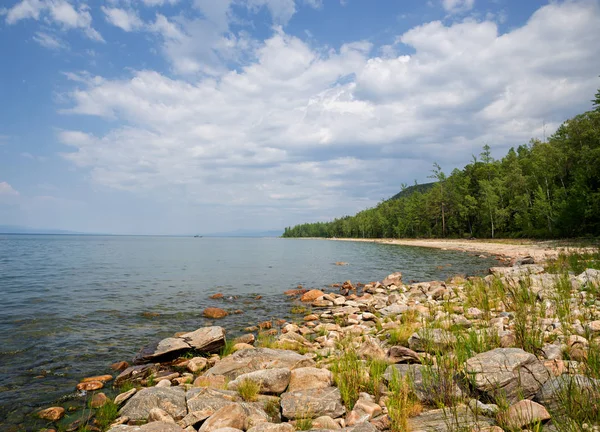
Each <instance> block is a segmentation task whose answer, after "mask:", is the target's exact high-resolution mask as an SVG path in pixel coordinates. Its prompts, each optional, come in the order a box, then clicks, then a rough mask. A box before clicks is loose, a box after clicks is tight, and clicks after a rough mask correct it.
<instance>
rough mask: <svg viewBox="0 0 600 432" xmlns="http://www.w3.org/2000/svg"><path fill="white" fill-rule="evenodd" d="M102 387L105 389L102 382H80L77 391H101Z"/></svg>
mask: <svg viewBox="0 0 600 432" xmlns="http://www.w3.org/2000/svg"><path fill="white" fill-rule="evenodd" d="M102 387H104V383H102V382H100V381H87V382H80V383H79V384H77V390H79V391H94V390H100V389H101V388H102Z"/></svg>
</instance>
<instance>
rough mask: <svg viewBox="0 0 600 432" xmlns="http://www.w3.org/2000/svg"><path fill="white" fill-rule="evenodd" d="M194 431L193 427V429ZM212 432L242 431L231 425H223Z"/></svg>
mask: <svg viewBox="0 0 600 432" xmlns="http://www.w3.org/2000/svg"><path fill="white" fill-rule="evenodd" d="M194 432H195V429H194ZM214 432H243V431H242V430H241V429H236V428H232V427H223V428H219V429H216V430H215V431H214Z"/></svg>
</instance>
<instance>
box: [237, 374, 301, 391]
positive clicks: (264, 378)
mask: <svg viewBox="0 0 600 432" xmlns="http://www.w3.org/2000/svg"><path fill="white" fill-rule="evenodd" d="M290 377H291V372H290V370H289V369H286V368H275V369H263V370H257V371H254V372H249V373H247V374H243V375H239V376H238V377H237V378H236V379H235V380H233V381H231V382H230V383H229V384H228V385H227V388H228V389H229V390H237V388H238V387H239V385H240V384H241V383H243V382H244V381H246V380H249V381H252V382H255V383H257V384H258V385H259V386H260V393H269V394H280V393H283V392H284V391H285V389H286V388H287V386H288V384H289V383H290Z"/></svg>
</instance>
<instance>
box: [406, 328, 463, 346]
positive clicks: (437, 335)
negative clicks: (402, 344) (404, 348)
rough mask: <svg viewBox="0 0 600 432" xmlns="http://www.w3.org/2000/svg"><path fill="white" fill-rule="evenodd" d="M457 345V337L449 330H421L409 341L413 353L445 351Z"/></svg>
mask: <svg viewBox="0 0 600 432" xmlns="http://www.w3.org/2000/svg"><path fill="white" fill-rule="evenodd" d="M455 343H456V336H454V335H453V334H452V333H450V332H449V331H447V330H444V329H439V328H434V329H419V330H418V331H417V332H416V333H413V334H412V336H411V337H410V338H409V339H408V346H409V347H410V349H411V350H413V351H426V350H427V351H429V350H434V351H445V350H447V349H448V348H450V347H451V346H452V345H454V344H455Z"/></svg>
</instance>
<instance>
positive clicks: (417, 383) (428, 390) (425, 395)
mask: <svg viewBox="0 0 600 432" xmlns="http://www.w3.org/2000/svg"><path fill="white" fill-rule="evenodd" d="M430 368H431V372H432V373H430V372H429V371H428V370H427V366H423V365H420V364H394V365H391V366H388V367H387V369H386V370H385V372H384V373H383V379H384V381H386V382H387V383H389V382H390V381H392V379H393V377H394V375H396V376H397V378H398V379H404V378H408V379H409V381H410V382H411V384H412V386H413V389H414V393H415V396H416V397H417V399H419V401H421V402H435V401H436V399H438V398H452V399H453V400H458V399H460V398H462V396H463V393H462V391H461V389H460V387H459V386H458V385H457V384H456V383H455V382H454V381H452V382H451V383H448V382H444V383H443V384H439V383H438V382H436V381H435V380H434V379H432V377H430V376H436V375H439V374H438V373H436V369H435V366H431V367H430ZM424 371H425V375H426V376H427V378H425V377H424V376H423V372H424ZM450 385H451V386H452V388H448V387H449V386H450ZM440 386H443V391H444V393H443V394H442V393H441V390H440ZM446 402H447V401H446Z"/></svg>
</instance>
